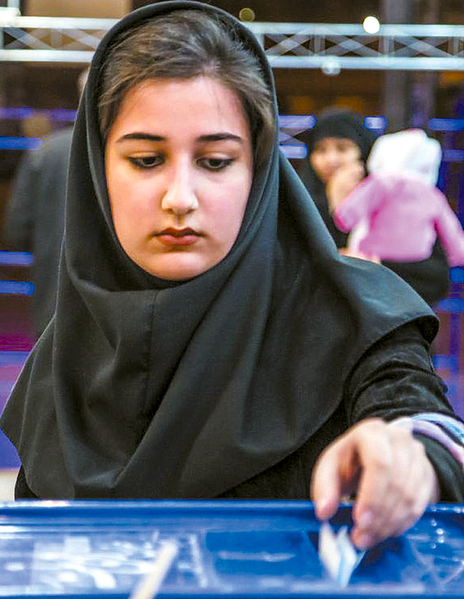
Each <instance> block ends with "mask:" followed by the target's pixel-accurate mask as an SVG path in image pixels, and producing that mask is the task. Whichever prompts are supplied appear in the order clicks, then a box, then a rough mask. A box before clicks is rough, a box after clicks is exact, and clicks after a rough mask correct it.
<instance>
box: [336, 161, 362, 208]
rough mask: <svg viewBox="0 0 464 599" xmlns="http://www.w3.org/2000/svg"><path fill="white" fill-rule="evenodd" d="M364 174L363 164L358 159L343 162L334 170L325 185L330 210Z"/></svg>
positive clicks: (350, 190)
mask: <svg viewBox="0 0 464 599" xmlns="http://www.w3.org/2000/svg"><path fill="white" fill-rule="evenodd" d="M365 175H366V172H365V170H364V165H363V163H362V162H361V161H360V160H356V161H355V162H350V163H349V164H344V165H343V166H340V168H338V169H337V170H336V171H335V172H334V174H333V175H332V177H331V178H330V180H329V182H328V183H327V186H326V195H327V201H328V203H329V210H330V212H333V211H334V210H335V208H336V207H337V206H338V204H340V202H341V201H342V200H344V199H345V198H346V196H347V195H348V194H349V193H351V192H352V191H353V189H354V188H355V187H357V185H359V183H361V181H362V180H363V179H364V177H365Z"/></svg>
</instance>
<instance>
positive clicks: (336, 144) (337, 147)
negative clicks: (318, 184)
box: [309, 137, 361, 183]
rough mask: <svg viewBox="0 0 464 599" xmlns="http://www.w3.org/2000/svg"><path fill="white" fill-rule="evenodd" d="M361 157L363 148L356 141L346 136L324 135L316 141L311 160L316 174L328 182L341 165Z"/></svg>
mask: <svg viewBox="0 0 464 599" xmlns="http://www.w3.org/2000/svg"><path fill="white" fill-rule="evenodd" d="M360 159H361V150H360V148H359V146H357V145H356V144H355V143H354V141H352V140H351V139H347V138H345V137H324V138H323V139H320V140H319V141H317V142H316V144H315V146H314V149H313V151H312V152H311V154H310V156H309V161H310V163H311V166H312V167H313V169H314V171H315V172H316V175H317V176H318V177H319V179H321V181H322V182H323V183H328V182H329V181H330V179H331V177H332V175H333V174H334V173H335V172H336V171H337V170H338V169H339V168H340V167H341V166H345V165H347V164H350V163H354V162H358V161H359V160H360Z"/></svg>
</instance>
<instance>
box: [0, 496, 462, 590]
mask: <svg viewBox="0 0 464 599" xmlns="http://www.w3.org/2000/svg"><path fill="white" fill-rule="evenodd" d="M350 512H351V510H350V507H349V506H344V507H342V508H341V509H340V510H339V512H338V513H337V516H336V517H335V518H334V519H333V521H332V524H333V526H334V528H335V529H337V527H339V526H341V525H342V524H349V523H350ZM463 515H464V506H451V505H446V506H436V507H431V508H430V509H429V510H428V511H427V512H426V514H425V515H424V516H423V518H422V519H421V520H420V522H419V523H418V524H417V525H416V526H415V527H414V528H412V529H411V530H410V531H408V532H407V534H405V535H403V536H401V537H400V538H397V539H391V540H389V541H387V542H384V543H382V544H380V545H379V546H377V547H376V548H374V549H372V550H371V551H369V552H368V553H367V554H366V555H365V557H364V559H363V561H362V562H361V564H360V565H359V566H358V568H357V570H355V572H354V573H353V576H352V578H351V582H350V583H349V584H348V586H347V587H345V588H341V587H339V586H338V585H337V583H336V582H334V581H333V580H331V578H330V577H329V575H328V574H327V572H326V571H325V569H324V567H323V565H322V564H321V562H320V560H319V557H318V550H317V543H318V536H319V523H318V521H317V520H316V518H315V516H314V510H313V506H312V504H311V503H310V502H300V501H295V502H278V501H170V502H166V501H159V502H146V501H132V502H113V501H106V502H105V501H99V502H96V501H95V502H94V501H92V502H88V501H80V502H79V501H75V502H64V501H42V502H18V503H15V504H14V503H8V504H0V597H15V598H23V597H26V596H28V597H79V598H83V597H85V598H94V597H107V598H111V599H115V598H116V597H118V599H119V598H123V597H128V595H129V594H130V593H131V592H132V591H133V589H134V587H135V586H136V585H137V583H138V582H139V581H140V579H142V578H143V577H144V576H145V575H146V573H147V572H148V571H149V569H150V568H151V567H152V565H153V560H154V559H155V558H156V554H157V551H159V548H160V546H161V545H162V544H163V542H164V541H166V540H168V539H169V540H174V541H175V543H176V544H177V546H178V553H177V555H176V557H175V559H174V561H173V562H172V565H171V567H170V569H169V571H168V573H167V575H166V577H165V578H164V581H163V584H162V587H161V589H160V592H159V596H162V597H169V598H170V599H174V598H180V597H189V598H190V597H191V598H195V599H202V598H204V597H207V598H212V597H221V598H224V599H226V598H232V597H236V598H240V599H251V598H258V597H259V598H260V599H263V598H270V599H271V598H272V599H278V598H284V597H285V598H288V597H298V598H303V597H308V598H311V599H316V598H320V599H322V598H324V599H330V598H333V597H343V598H344V599H347V598H354V597H357V598H359V597H376V598H379V597H380V598H382V597H388V598H390V597H391V598H394V599H402V598H408V599H409V598H412V597H422V598H423V597H426V598H433V597H464V517H463Z"/></svg>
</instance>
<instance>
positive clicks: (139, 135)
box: [117, 131, 166, 143]
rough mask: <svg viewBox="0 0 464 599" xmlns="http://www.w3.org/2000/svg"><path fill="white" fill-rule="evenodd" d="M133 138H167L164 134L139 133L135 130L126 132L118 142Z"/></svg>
mask: <svg viewBox="0 0 464 599" xmlns="http://www.w3.org/2000/svg"><path fill="white" fill-rule="evenodd" d="M131 139H142V140H145V141H165V140H166V138H165V137H163V136H162V135H153V134H152V133H139V132H138V131H135V132H134V133H126V134H125V135H122V136H121V137H119V138H118V139H117V143H120V142H123V141H128V140H131Z"/></svg>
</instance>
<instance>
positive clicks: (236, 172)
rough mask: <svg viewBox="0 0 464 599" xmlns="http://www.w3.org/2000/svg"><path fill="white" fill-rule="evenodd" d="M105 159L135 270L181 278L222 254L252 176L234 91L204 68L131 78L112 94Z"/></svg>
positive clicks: (120, 231)
mask: <svg viewBox="0 0 464 599" xmlns="http://www.w3.org/2000/svg"><path fill="white" fill-rule="evenodd" d="M105 161H106V179H107V184H108V192H109V198H110V205H111V211H112V216H113V221H114V226H115V230H116V234H117V236H118V239H119V241H120V243H121V245H122V247H123V249H124V250H125V252H126V253H127V254H128V256H129V257H130V258H132V260H133V261H134V262H136V263H137V264H138V265H139V266H141V267H142V268H143V269H144V270H146V271H147V272H148V273H150V274H152V275H155V276H157V277H160V278H162V279H171V280H182V279H189V278H191V277H195V276H197V275H200V274H201V273H203V272H205V271H207V270H208V269H210V268H212V267H213V266H215V265H216V264H218V262H220V261H221V260H222V259H223V258H224V257H225V256H226V255H227V254H228V252H229V251H230V249H231V248H232V245H233V244H234V242H235V240H236V238H237V235H238V232H239V229H240V226H241V224H242V220H243V215H244V212H245V207H246V204H247V200H248V196H249V193H250V188H251V182H252V177H253V150H252V144H251V136H250V131H249V127H248V123H247V119H246V116H245V113H244V110H243V107H242V105H241V102H240V100H239V98H238V96H237V94H236V93H234V92H233V91H231V90H230V89H228V88H227V87H225V86H224V85H222V84H221V83H220V82H218V81H217V80H214V79H212V78H209V77H197V78H195V79H191V80H176V79H158V80H149V81H146V82H144V83H143V84H140V85H139V86H137V87H135V88H134V89H132V90H130V91H129V92H128V93H127V95H126V96H125V98H124V100H123V102H122V105H121V109H120V111H119V114H118V116H117V118H116V120H115V122H114V124H113V126H112V127H111V130H110V133H109V136H108V141H107V144H106V149H105Z"/></svg>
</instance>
